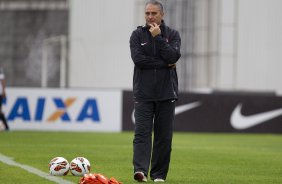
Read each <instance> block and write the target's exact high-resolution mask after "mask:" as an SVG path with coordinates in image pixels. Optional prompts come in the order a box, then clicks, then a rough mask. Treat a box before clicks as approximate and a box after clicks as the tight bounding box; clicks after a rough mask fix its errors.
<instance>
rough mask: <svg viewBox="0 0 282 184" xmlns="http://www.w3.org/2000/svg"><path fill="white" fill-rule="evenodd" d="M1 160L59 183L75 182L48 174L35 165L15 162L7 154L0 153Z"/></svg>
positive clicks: (71, 183)
mask: <svg viewBox="0 0 282 184" xmlns="http://www.w3.org/2000/svg"><path fill="white" fill-rule="evenodd" d="M0 161H1V162H3V163H5V164H8V165H11V166H16V167H20V168H22V169H24V170H26V171H28V172H30V173H33V174H36V175H37V176H40V177H41V178H45V179H47V180H49V181H53V182H55V183H59V184H73V182H70V181H68V180H64V179H62V178H59V177H56V176H51V175H49V174H46V173H45V172H42V171H40V170H39V169H36V168H34V167H31V166H28V165H23V164H20V163H17V162H15V161H14V160H13V159H12V158H9V157H7V156H5V155H2V154H1V153H0Z"/></svg>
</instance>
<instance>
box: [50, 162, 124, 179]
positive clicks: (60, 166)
mask: <svg viewBox="0 0 282 184" xmlns="http://www.w3.org/2000/svg"><path fill="white" fill-rule="evenodd" d="M90 168H91V165H90V162H89V161H88V160H87V159H86V158H84V157H76V158H74V159H73V160H72V161H71V162H70V163H69V162H68V161H67V159H65V158H64V157H55V158H53V159H52V160H51V161H50V162H49V172H50V174H51V175H53V176H64V175H67V174H68V172H69V171H70V172H71V173H72V175H74V176H83V177H82V178H81V179H80V181H79V184H122V183H120V182H118V181H117V180H116V179H115V178H111V179H107V178H106V177H105V176H103V175H102V174H95V173H93V174H91V173H90Z"/></svg>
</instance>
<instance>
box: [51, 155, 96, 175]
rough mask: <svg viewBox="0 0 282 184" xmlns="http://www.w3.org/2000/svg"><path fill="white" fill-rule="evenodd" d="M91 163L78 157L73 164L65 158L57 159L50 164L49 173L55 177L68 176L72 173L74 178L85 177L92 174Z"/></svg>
mask: <svg viewBox="0 0 282 184" xmlns="http://www.w3.org/2000/svg"><path fill="white" fill-rule="evenodd" d="M90 167H91V166H90V162H89V161H88V160H87V159H86V158H84V157H76V158H74V159H73V160H72V161H71V163H70V164H69V162H68V161H67V159H65V158H64V157H55V158H53V159H52V160H51V161H50V163H49V171H50V174H51V175H53V176H63V175H67V174H68V172H69V171H70V172H71V173H72V175H74V176H83V175H84V174H88V173H89V172H90Z"/></svg>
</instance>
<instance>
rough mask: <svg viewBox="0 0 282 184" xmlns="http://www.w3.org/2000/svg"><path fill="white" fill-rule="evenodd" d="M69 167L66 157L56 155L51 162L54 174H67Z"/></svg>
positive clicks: (50, 165)
mask: <svg viewBox="0 0 282 184" xmlns="http://www.w3.org/2000/svg"><path fill="white" fill-rule="evenodd" d="M69 169H70V165H69V162H68V161H67V159H65V158H64V157H55V158H53V159H52V160H51V161H50V162H49V172H50V174H51V175H53V176H63V175H67V174H68V172H69Z"/></svg>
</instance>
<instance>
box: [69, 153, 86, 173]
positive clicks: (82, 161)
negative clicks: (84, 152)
mask: <svg viewBox="0 0 282 184" xmlns="http://www.w3.org/2000/svg"><path fill="white" fill-rule="evenodd" d="M70 171H71V173H72V174H73V175H75V176H83V175H84V174H89V173H90V162H89V161H88V160H87V159H86V158H84V157H76V158H74V159H73V160H72V161H71V163H70Z"/></svg>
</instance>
